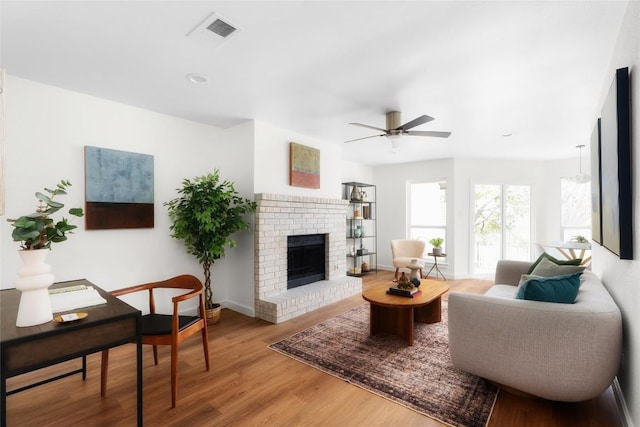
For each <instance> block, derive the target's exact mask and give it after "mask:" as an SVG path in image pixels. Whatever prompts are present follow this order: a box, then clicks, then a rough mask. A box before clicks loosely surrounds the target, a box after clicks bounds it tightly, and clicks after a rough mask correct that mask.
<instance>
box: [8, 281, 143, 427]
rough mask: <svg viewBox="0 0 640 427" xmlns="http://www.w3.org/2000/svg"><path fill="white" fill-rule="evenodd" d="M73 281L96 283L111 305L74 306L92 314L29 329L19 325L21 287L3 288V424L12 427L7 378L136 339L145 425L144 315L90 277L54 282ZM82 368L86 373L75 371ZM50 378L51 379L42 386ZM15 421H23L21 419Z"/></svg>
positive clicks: (68, 283)
mask: <svg viewBox="0 0 640 427" xmlns="http://www.w3.org/2000/svg"><path fill="white" fill-rule="evenodd" d="M74 285H87V286H93V287H94V288H95V289H96V290H97V291H98V292H99V293H100V295H101V296H102V297H103V298H104V299H106V300H107V303H106V304H103V305H99V306H93V307H86V308H82V309H77V310H73V311H72V312H78V311H82V312H86V313H88V316H87V317H86V318H85V319H82V320H79V321H76V322H71V323H57V322H55V321H51V322H47V323H44V324H42V325H37V326H30V327H26V328H18V327H17V326H16V318H17V315H18V303H19V301H20V291H18V290H16V289H6V290H2V291H0V321H1V323H0V364H1V369H0V373H1V379H0V425H1V426H2V427H4V426H6V425H7V409H6V408H7V394H11V393H12V392H11V391H9V392H7V378H11V377H14V376H16V375H21V374H24V373H27V372H31V371H35V370H37V369H41V368H44V367H47V366H51V365H55V364H57V363H61V362H64V361H67V360H71V359H75V358H78V357H84V356H86V355H88V354H91V353H96V352H99V351H102V350H105V349H107V348H111V347H117V346H119V345H122V344H127V343H131V342H135V343H136V344H137V350H136V356H137V367H136V371H137V372H136V374H137V375H136V382H137V398H138V402H137V403H138V408H137V409H138V426H142V335H141V325H140V316H141V313H140V311H139V310H137V309H136V308H133V307H131V306H130V305H128V304H126V303H125V302H123V301H121V300H119V299H118V298H116V297H114V296H112V295H111V294H109V293H107V292H105V291H103V290H102V289H100V288H98V287H97V286H95V285H93V284H92V283H90V282H88V281H87V280H73V281H69V282H60V283H55V284H54V285H53V286H52V288H56V287H66V286H74ZM83 368H84V363H83ZM77 372H82V371H74V372H72V373H77ZM63 376H64V375H63ZM61 377H62V376H61ZM83 377H84V374H83ZM57 378H59V377H57ZM54 379H55V378H54ZM52 380H53V379H52ZM46 382H48V381H44V382H41V383H38V384H42V383H46ZM38 384H36V385H38ZM18 391H19V390H18ZM13 392H16V390H14V391H13ZM15 424H16V425H18V424H19V421H16V422H15Z"/></svg>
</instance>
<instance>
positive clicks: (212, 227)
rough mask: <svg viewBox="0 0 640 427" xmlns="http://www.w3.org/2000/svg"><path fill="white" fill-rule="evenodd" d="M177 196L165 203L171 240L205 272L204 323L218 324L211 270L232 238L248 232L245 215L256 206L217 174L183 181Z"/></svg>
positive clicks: (223, 253) (230, 244)
mask: <svg viewBox="0 0 640 427" xmlns="http://www.w3.org/2000/svg"><path fill="white" fill-rule="evenodd" d="M177 191H178V194H179V196H178V197H177V198H175V199H173V200H171V201H169V202H165V203H164V206H167V208H168V211H169V218H170V219H171V223H172V224H171V226H170V227H169V230H170V231H171V237H173V238H175V239H180V240H182V241H183V242H184V245H185V248H186V250H187V253H189V254H192V255H194V256H195V257H196V258H197V259H198V261H199V262H200V264H201V265H202V268H203V270H204V279H205V280H204V288H205V291H204V300H205V311H206V317H207V323H209V324H214V323H217V322H218V321H219V320H220V310H221V307H220V304H219V303H214V302H213V292H212V290H211V267H212V266H213V264H214V262H215V261H216V260H217V259H220V258H222V257H223V256H224V255H225V249H226V247H227V246H228V247H229V248H233V247H234V246H235V245H236V242H235V240H233V239H232V238H231V236H232V235H233V234H234V233H236V232H237V231H243V230H247V231H248V230H251V226H250V223H249V221H247V220H246V219H245V217H244V215H245V214H247V213H250V212H254V211H255V210H256V206H257V205H256V203H255V202H253V201H252V200H250V199H246V198H243V197H240V195H239V194H238V192H237V191H236V189H235V187H234V183H233V182H231V181H229V180H224V181H222V182H220V172H219V170H218V169H215V170H214V171H213V172H212V173H209V174H207V175H204V176H198V177H196V178H194V179H184V180H183V181H182V188H179V189H178V190H177Z"/></svg>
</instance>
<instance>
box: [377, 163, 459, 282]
mask: <svg viewBox="0 0 640 427" xmlns="http://www.w3.org/2000/svg"><path fill="white" fill-rule="evenodd" d="M441 179H446V180H447V185H449V184H450V183H452V182H453V161H452V160H451V159H445V160H431V161H424V162H415V163H405V164H401V165H397V164H396V165H385V166H377V167H375V168H374V183H375V184H376V186H377V188H376V190H377V194H376V196H377V197H376V199H377V214H378V224H377V226H378V268H382V269H387V270H393V258H392V256H391V240H393V239H404V238H405V237H406V236H407V225H408V223H409V219H408V215H409V213H408V212H407V194H408V188H407V182H408V181H429V180H441ZM452 194H453V192H450V191H447V198H448V200H447V205H448V206H452V205H453V204H452V198H451V197H452V196H451V195H452ZM447 222H448V223H453V214H452V211H451V210H448V211H447ZM454 229H455V228H451V230H454ZM451 238H452V237H451V236H450V235H447V242H449V241H450V239H451ZM447 244H449V243H447ZM453 249H454V248H453V247H452V246H447V250H449V251H450V252H451V251H453ZM447 262H448V263H450V266H449V268H452V267H451V266H452V265H453V261H452V260H450V259H447ZM445 268H446V267H445ZM443 269H444V268H443Z"/></svg>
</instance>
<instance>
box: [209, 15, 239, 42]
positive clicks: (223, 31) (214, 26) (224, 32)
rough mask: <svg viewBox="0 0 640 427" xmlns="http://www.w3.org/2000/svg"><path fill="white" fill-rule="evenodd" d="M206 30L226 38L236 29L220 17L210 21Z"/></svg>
mask: <svg viewBox="0 0 640 427" xmlns="http://www.w3.org/2000/svg"><path fill="white" fill-rule="evenodd" d="M207 30H209V31H212V32H214V33H216V34H217V35H219V36H220V37H224V38H225V39H226V38H227V37H229V36H230V35H231V34H233V32H234V31H235V30H237V28H235V27H234V26H233V25H229V24H228V23H226V22H224V21H223V20H222V19H216V20H215V21H213V22H212V23H211V25H209V26H207Z"/></svg>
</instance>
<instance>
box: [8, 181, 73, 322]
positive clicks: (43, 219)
mask: <svg viewBox="0 0 640 427" xmlns="http://www.w3.org/2000/svg"><path fill="white" fill-rule="evenodd" d="M69 186H71V183H70V182H69V181H65V180H62V181H60V183H59V184H57V185H56V188H55V189H53V190H51V189H48V188H45V189H44V191H45V192H47V193H48V194H49V195H48V196H47V195H45V194H43V193H40V192H36V194H35V196H36V198H37V199H38V207H37V208H36V212H35V213H32V214H29V215H24V216H21V217H20V218H18V219H8V220H7V221H8V222H10V223H11V225H12V226H13V227H14V229H13V232H12V233H11V237H12V238H13V240H14V241H16V242H20V247H21V248H22V250H21V251H19V252H18V253H19V254H20V258H21V259H22V263H23V266H22V267H21V268H20V269H19V270H18V275H19V276H20V277H19V278H18V280H17V281H16V283H15V285H16V289H18V290H19V291H21V292H22V294H21V295H20V304H19V306H18V316H17V319H16V326H18V327H25V326H35V325H40V324H42V323H47V322H49V321H51V320H52V319H53V312H52V310H51V300H50V298H49V292H48V288H49V286H51V285H52V284H53V281H54V276H53V274H51V273H50V271H51V266H50V265H48V264H46V263H45V259H46V257H47V255H48V254H49V250H50V249H51V244H52V243H60V242H64V241H65V240H67V236H66V234H72V233H73V230H74V229H76V228H78V226H76V225H72V224H70V223H69V221H68V220H67V219H66V218H62V219H61V220H60V221H57V222H56V221H54V220H53V218H50V215H51V214H53V213H55V212H57V211H59V210H60V209H62V208H63V207H64V205H63V204H62V203H60V202H58V201H57V200H56V201H54V200H53V199H54V198H55V197H56V196H57V195H59V194H60V195H62V194H67V192H66V189H67V187H69ZM69 214H70V215H72V216H75V217H81V216H83V215H84V212H83V210H82V208H72V209H69Z"/></svg>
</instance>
